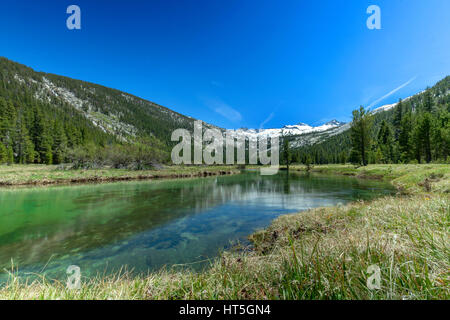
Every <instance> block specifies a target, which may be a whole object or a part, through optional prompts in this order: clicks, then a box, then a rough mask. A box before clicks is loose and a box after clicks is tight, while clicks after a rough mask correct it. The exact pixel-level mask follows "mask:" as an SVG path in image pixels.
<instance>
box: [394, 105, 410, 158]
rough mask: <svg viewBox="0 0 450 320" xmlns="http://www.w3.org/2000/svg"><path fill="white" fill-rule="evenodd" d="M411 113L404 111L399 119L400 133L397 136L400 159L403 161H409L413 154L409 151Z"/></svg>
mask: <svg viewBox="0 0 450 320" xmlns="http://www.w3.org/2000/svg"><path fill="white" fill-rule="evenodd" d="M411 131H412V125H411V113H410V112H408V113H406V114H405V115H404V116H403V118H402V121H401V126H400V133H399V136H398V144H399V150H400V159H401V160H402V161H403V162H409V160H411V159H412V157H413V155H412V152H411Z"/></svg>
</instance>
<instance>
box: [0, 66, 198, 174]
mask: <svg viewBox="0 0 450 320" xmlns="http://www.w3.org/2000/svg"><path fill="white" fill-rule="evenodd" d="M46 79H48V80H49V81H51V86H56V87H58V88H60V89H53V88H50V89H49V82H46V81H47V80H46ZM45 88H47V89H45ZM61 88H63V89H61ZM58 90H59V91H58ZM61 90H66V91H61ZM64 95H65V96H64ZM70 99H72V100H73V101H72V102H70V103H69V101H70ZM79 101H82V102H83V105H82V106H81V107H80V106H78V107H74V104H78V103H79ZM174 114H175V113H174V112H172V111H170V110H168V109H166V108H164V107H161V106H158V105H155V104H153V103H151V102H148V101H145V100H142V99H139V98H136V97H132V96H130V95H127V94H125V93H122V92H120V91H118V90H114V89H109V88H106V87H102V86H99V85H95V84H91V83H88V82H84V81H79V80H73V79H70V78H66V77H61V76H57V75H51V74H45V73H40V72H35V71H34V70H32V69H31V68H28V67H26V66H24V65H21V64H18V63H15V62H12V61H9V60H7V59H5V58H0V164H5V163H8V164H13V163H20V164H31V163H33V164H61V163H74V167H98V166H100V165H110V166H113V167H129V168H140V167H143V166H146V165H149V164H154V163H158V162H159V163H160V162H167V161H168V157H169V155H170V149H171V142H170V133H171V130H172V128H175V127H177V125H180V126H181V127H189V125H191V126H192V124H191V123H192V121H191V119H188V118H186V117H182V116H181V115H180V116H179V117H175V118H174ZM87 115H94V116H97V117H96V118H94V120H95V121H93V120H90V119H88V117H87ZM108 115H112V116H111V117H110V118H106V117H103V116H108ZM110 119H115V121H117V124H118V125H116V126H115V129H114V130H113V131H114V132H112V131H111V130H108V131H105V130H104V129H103V127H104V126H102V125H100V124H101V122H102V121H104V122H107V121H109V120H110ZM180 122H181V124H180ZM129 124H131V125H132V126H134V128H136V129H137V130H136V131H135V132H131V133H130V132H125V131H126V129H127V125H129ZM122 128H124V129H122ZM124 130H125V131H124ZM162 140H164V142H161V141H162ZM144 144H147V145H144ZM144 155H145V157H147V159H143V157H144Z"/></svg>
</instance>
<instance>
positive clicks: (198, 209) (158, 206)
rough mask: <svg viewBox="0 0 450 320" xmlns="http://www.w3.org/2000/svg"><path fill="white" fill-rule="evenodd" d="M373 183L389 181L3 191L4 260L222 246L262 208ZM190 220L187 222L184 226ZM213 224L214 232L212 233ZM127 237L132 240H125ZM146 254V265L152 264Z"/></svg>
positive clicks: (266, 180)
mask: <svg viewBox="0 0 450 320" xmlns="http://www.w3.org/2000/svg"><path fill="white" fill-rule="evenodd" d="M374 188H375V189H379V190H378V191H377V190H375V191H377V192H376V193H379V192H384V191H385V190H386V185H384V184H383V185H380V183H377V182H372V181H364V182H361V181H358V180H356V179H351V178H336V177H333V178H330V177H321V176H318V177H314V176H300V175H290V176H287V175H286V174H285V173H280V174H279V175H277V176H260V175H258V174H256V173H246V174H242V175H236V176H228V177H214V178H204V179H192V180H178V181H174V180H171V181H159V182H133V183H117V184H106V185H89V186H73V187H53V188H44V189H42V188H41V189H31V190H26V189H25V190H16V191H5V192H2V193H1V195H0V201H1V203H2V209H1V212H0V265H1V266H2V267H6V266H8V265H9V264H10V261H11V258H14V260H15V261H16V263H19V265H20V266H26V265H30V264H36V263H37V264H45V263H46V262H48V261H49V259H51V258H52V259H59V258H68V257H70V256H72V255H77V254H80V253H82V252H85V253H86V252H89V251H92V250H93V249H98V248H103V247H105V246H107V245H110V246H113V247H114V246H117V244H119V243H120V245H119V247H120V248H119V247H118V248H116V249H117V250H116V251H117V252H119V251H124V250H130V252H131V251H133V246H139V247H141V248H142V250H147V249H148V248H149V247H150V246H151V247H152V250H153V249H154V250H169V249H171V248H172V249H173V248H174V247H175V246H177V245H178V246H179V243H181V242H182V241H185V240H186V239H187V240H188V241H187V242H186V243H184V242H183V243H184V245H187V244H190V245H193V244H195V245H196V246H199V244H198V242H199V241H198V240H199V235H200V234H201V235H202V237H203V238H202V239H203V240H202V241H203V242H205V241H207V242H209V244H208V245H209V246H211V245H214V244H215V242H217V246H219V243H221V244H222V246H223V242H224V241H226V239H227V237H228V238H230V237H231V236H233V235H232V234H231V233H233V232H236V230H240V232H241V233H242V232H244V231H245V232H251V230H253V229H252V228H254V226H256V225H257V220H258V219H259V217H258V215H259V214H262V212H263V211H264V212H271V211H272V212H273V211H276V210H281V209H282V210H288V211H291V212H292V211H296V210H301V209H306V208H309V207H317V206H319V205H327V204H328V202H329V201H330V199H339V200H342V201H347V200H352V199H355V198H360V197H366V196H369V195H370V193H372V189H374ZM372 196H373V195H372ZM327 201H328V202H327ZM334 202H336V201H334ZM330 203H332V202H330ZM224 205H227V206H228V207H224ZM230 205H232V206H234V207H232V208H231V207H229V206H230ZM225 208H226V209H225ZM250 208H253V209H250ZM255 208H256V209H255ZM197 216H198V217H197ZM219 216H220V217H219ZM269 218H270V217H269ZM186 219H190V220H189V223H184V222H185V221H187V220H186ZM265 219H268V218H265ZM264 221H266V220H264ZM222 226H223V227H224V230H225V231H222V230H221V227H222ZM257 226H258V227H260V226H259V225H257ZM208 228H209V230H208ZM227 228H228V229H227ZM233 228H234V229H233ZM213 229H214V233H215V234H208V233H212V230H213ZM152 230H155V232H153V231H152ZM161 230H163V231H161ZM164 230H165V231H164ZM227 232H228V233H227ZM139 234H141V236H139V237H138V238H136V235H139ZM206 234H208V235H207V237H206ZM239 236H240V235H239ZM205 237H206V238H205ZM126 239H134V240H132V241H131V242H130V243H127V242H128V241H129V240H126ZM205 239H206V240H205ZM133 241H134V242H133ZM195 241H197V242H195ZM169 251H170V250H169ZM179 251H180V250H179ZM92 252H93V253H92V254H91V257H90V258H91V259H94V258H96V259H105V258H107V255H108V254H107V253H106V252H107V251H102V252H101V253H95V254H94V252H96V251H92ZM152 252H153V251H152ZM105 254H106V256H104V255H105ZM122 254H123V253H122ZM141 254H144V252H142V253H141ZM145 254H146V255H148V252H147V251H146V252H145ZM167 254H168V253H167V252H165V253H164V255H167ZM177 254H178V255H179V254H180V252H177ZM88 256H89V254H88ZM127 259H129V258H127ZM148 259H150V258H147V264H152V263H150V262H148ZM164 259H165V258H164V256H162V257H161V258H159V260H158V263H160V264H161V263H163V262H161V261H164ZM185 260H189V258H188V257H186V259H185ZM174 261H176V259H175V258H174Z"/></svg>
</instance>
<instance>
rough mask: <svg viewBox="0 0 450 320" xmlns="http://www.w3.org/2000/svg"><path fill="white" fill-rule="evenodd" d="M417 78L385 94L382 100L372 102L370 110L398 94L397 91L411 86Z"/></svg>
mask: <svg viewBox="0 0 450 320" xmlns="http://www.w3.org/2000/svg"><path fill="white" fill-rule="evenodd" d="M416 78H417V77H413V78H411V79H409V80H408V81H406V82H405V83H403V84H402V85H400V86H399V87H397V88H395V89H394V90H392V91H390V92H389V93H387V94H385V95H384V96H382V97H381V98H379V99H377V100H375V101H374V102H372V103H371V104H370V105H369V109H370V108H372V107H373V106H376V105H377V104H378V103H380V102H381V101H383V100H384V99H386V98H388V97H390V96H392V95H393V94H394V93H396V92H397V91H399V90H401V89H403V88H404V87H406V86H407V85H409V84H410V83H411V82H413V81H414V80H416Z"/></svg>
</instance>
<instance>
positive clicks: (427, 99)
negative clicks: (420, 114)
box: [423, 88, 433, 112]
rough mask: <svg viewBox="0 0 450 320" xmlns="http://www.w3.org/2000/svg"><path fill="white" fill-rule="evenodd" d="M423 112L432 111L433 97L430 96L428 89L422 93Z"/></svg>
mask: <svg viewBox="0 0 450 320" xmlns="http://www.w3.org/2000/svg"><path fill="white" fill-rule="evenodd" d="M423 111H424V112H432V111H433V97H432V96H431V90H430V88H427V90H426V91H425V93H424V97H423Z"/></svg>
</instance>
